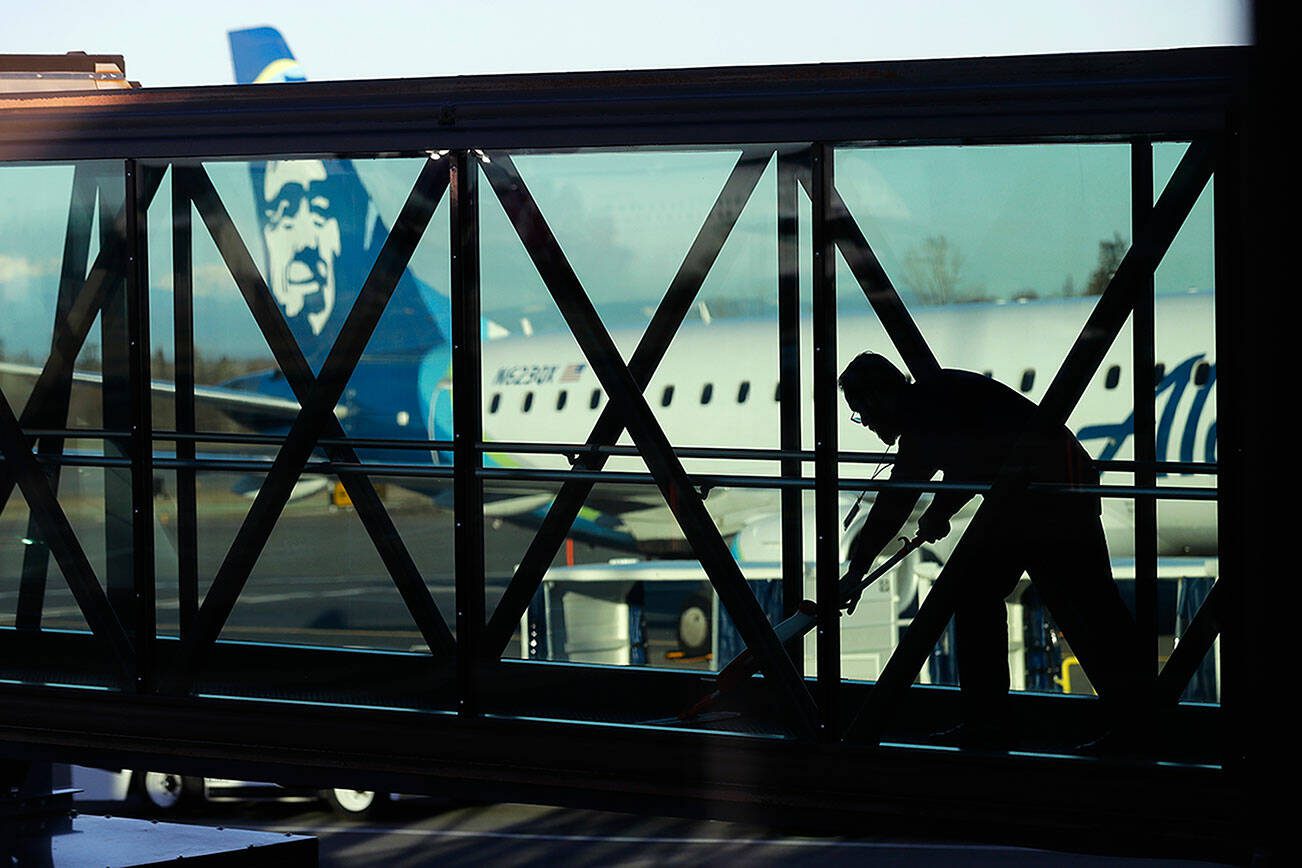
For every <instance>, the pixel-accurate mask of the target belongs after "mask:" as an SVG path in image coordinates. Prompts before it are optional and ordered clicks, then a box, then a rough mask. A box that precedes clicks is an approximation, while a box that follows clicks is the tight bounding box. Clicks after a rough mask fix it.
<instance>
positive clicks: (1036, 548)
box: [1027, 507, 1151, 713]
mask: <svg viewBox="0 0 1302 868" xmlns="http://www.w3.org/2000/svg"><path fill="white" fill-rule="evenodd" d="M1041 515H1042V518H1043V521H1042V522H1041V523H1040V532H1039V533H1037V534H1035V535H1034V539H1033V540H1030V541H1028V549H1027V554H1028V563H1027V571H1028V572H1029V573H1030V576H1031V580H1032V581H1034V582H1035V586H1036V587H1037V588H1038V589H1039V591H1040V596H1041V597H1042V598H1043V600H1044V603H1045V606H1046V607H1047V608H1048V609H1049V612H1050V614H1052V615H1053V619H1054V622H1055V623H1056V624H1057V625H1058V627H1059V628H1060V629H1061V630H1062V632H1063V635H1064V636H1066V637H1067V642H1068V643H1069V644H1070V645H1071V649H1072V652H1073V653H1074V654H1075V655H1076V658H1077V659H1078V660H1079V661H1080V664H1081V668H1083V669H1084V670H1085V674H1086V675H1088V676H1089V679H1090V683H1091V684H1093V686H1094V689H1095V690H1097V691H1098V693H1099V695H1100V696H1103V697H1104V698H1105V699H1108V700H1110V701H1112V702H1113V703H1114V704H1115V705H1117V706H1118V709H1117V710H1118V711H1119V712H1122V713H1131V712H1133V711H1135V710H1137V709H1138V708H1139V707H1140V706H1141V705H1142V704H1143V703H1144V702H1145V701H1146V699H1147V697H1148V695H1149V693H1150V690H1149V688H1150V687H1151V682H1150V679H1148V677H1147V675H1146V674H1145V673H1144V672H1142V671H1141V669H1140V666H1139V663H1140V657H1139V641H1138V631H1137V630H1136V628H1135V620H1134V618H1133V617H1132V615H1131V614H1130V610H1129V609H1128V608H1126V604H1125V602H1124V601H1123V600H1122V599H1121V593H1120V592H1119V591H1118V590H1117V585H1116V582H1115V581H1113V579H1112V565H1111V561H1110V559H1109V556H1108V547H1107V542H1106V540H1105V538H1104V535H1103V526H1102V523H1101V522H1100V521H1099V518H1098V516H1097V515H1095V514H1093V513H1092V512H1090V511H1089V510H1087V509H1081V508H1077V507H1072V508H1068V509H1061V508H1059V509H1054V510H1051V511H1050V510H1044V511H1042V512H1041Z"/></svg>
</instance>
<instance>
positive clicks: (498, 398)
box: [488, 392, 502, 413]
mask: <svg viewBox="0 0 1302 868" xmlns="http://www.w3.org/2000/svg"><path fill="white" fill-rule="evenodd" d="M501 403H502V393H501V392H495V393H494V394H493V400H491V401H489V402H488V412H490V413H496V412H497V408H498V407H499V406H501Z"/></svg>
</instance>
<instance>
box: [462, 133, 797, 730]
mask: <svg viewBox="0 0 1302 868" xmlns="http://www.w3.org/2000/svg"><path fill="white" fill-rule="evenodd" d="M488 157H489V159H488V161H487V162H486V163H485V164H484V174H485V175H486V176H487V177H488V180H489V183H490V184H491V185H492V187H493V192H494V193H495V194H496V195H497V197H498V200H499V201H500V202H501V203H502V208H503V210H505V212H506V214H507V217H508V219H510V221H511V224H512V225H513V226H514V227H515V230H516V233H517V234H518V235H519V236H520V240H521V241H522V242H523V243H524V246H525V250H526V252H527V253H528V254H529V257H530V259H532V260H533V263H534V267H535V268H537V269H538V273H539V275H540V276H541V277H542V279H543V283H544V284H545V285H546V286H547V289H548V291H549V292H550V293H551V296H552V299H553V300H554V301H555V302H556V306H557V307H558V308H559V309H560V311H561V315H562V316H563V317H564V318H565V321H566V323H567V325H569V327H570V331H571V332H572V333H573V334H574V337H575V339H576V340H577V341H578V344H579V347H580V349H582V351H583V354H584V356H585V357H586V358H587V360H588V363H589V364H590V365H592V368H593V371H594V373H596V375H597V378H598V379H599V380H600V382H601V384H602V387H603V388H604V389H605V390H606V393H607V394H608V395H610V396H611V404H612V405H614V406H615V407H616V408H617V409H618V410H619V411H620V412H621V413H622V415H623V416H624V424H625V426H626V427H627V429H628V432H629V434H630V435H631V436H632V438H633V442H634V443H636V444H637V446H638V447H639V450H640V452H641V453H642V457H643V459H644V460H645V461H646V463H647V466H648V469H650V471H651V473H652V475H653V476H655V478H656V482H657V484H658V486H659V488H660V491H661V493H662V494H663V495H664V498H665V502H666V503H667V504H668V506H669V509H670V511H671V512H672V513H673V515H674V518H675V519H676V520H677V522H678V525H679V527H680V528H681V529H682V531H683V534H684V536H686V538H687V541H688V542H689V543H690V544H691V546H692V550H693V552H694V553H695V554H696V556H697V558H698V559H699V560H700V562H701V566H702V568H703V569H704V570H705V574H706V575H707V576H708V577H709V579H710V583H711V584H712V585H713V586H714V590H715V593H717V594H718V596H719V601H720V603H722V604H723V606H724V608H725V609H726V610H727V611H728V614H729V615H731V616H732V619H733V622H734V623H735V624H736V626H737V631H738V633H740V634H741V637H742V639H743V641H745V643H746V647H747V648H749V649H751V651H752V653H754V654H755V656H756V657H757V658H758V659H759V661H760V668H761V670H762V671H763V672H764V674H765V676H766V677H767V680H768V681H769V682H770V683H771V684H772V685H773V688H774V689H775V690H776V691H777V692H778V693H779V695H780V696H781V697H782V698H783V700H784V705H783V711H784V712H785V714H786V716H787V718H788V720H789V722H790V723H791V725H792V727H793V729H794V730H795V732H797V733H798V734H800V735H812V734H813V733H814V732H815V730H816V728H817V726H816V723H815V721H816V719H817V716H818V710H817V708H816V707H815V704H814V700H813V697H812V696H810V694H809V691H808V690H807V689H806V688H805V684H804V682H803V681H802V680H801V678H800V675H799V673H798V672H797V671H796V669H795V667H794V666H793V665H792V663H791V659H790V658H789V657H788V656H787V654H786V651H785V650H784V649H783V647H782V643H781V642H780V641H779V639H778V637H777V634H776V633H774V632H773V626H772V625H771V624H770V623H769V621H768V619H767V618H766V617H765V616H764V613H763V611H762V610H761V609H760V607H759V603H758V602H756V600H755V595H754V593H753V592H752V591H751V589H750V586H749V585H747V584H746V579H745V576H744V575H743V574H742V572H741V570H740V568H739V567H738V566H737V562H736V561H735V560H734V559H733V557H732V554H731V552H729V551H728V547H727V545H726V544H725V543H724V541H723V537H722V536H721V535H720V534H719V529H718V528H717V527H715V525H714V521H713V520H712V519H711V518H710V514H709V513H708V512H707V511H706V509H705V503H704V501H703V500H702V499H701V496H700V494H699V493H698V492H697V490H696V488H695V487H694V486H693V485H692V484H691V481H690V479H689V478H688V476H687V473H686V471H684V470H683V466H682V464H681V463H680V462H679V461H678V458H677V456H675V455H674V453H673V447H672V446H671V445H670V444H669V440H668V439H667V438H666V437H665V435H664V432H663V431H662V430H661V428H660V425H659V423H658V422H657V421H656V418H655V415H654V414H653V413H652V411H651V408H650V407H649V406H648V405H647V403H646V398H645V397H644V396H643V395H642V386H641V384H640V383H639V382H638V381H637V380H636V379H635V378H634V376H633V374H632V372H631V371H630V369H629V367H628V366H627V365H625V364H624V361H623V359H622V358H621V356H620V354H619V350H618V348H617V347H616V346H615V343H614V341H613V340H611V337H610V334H609V333H608V332H607V331H606V329H605V326H604V325H602V322H601V318H600V316H599V315H598V314H597V311H596V308H594V307H593V306H592V302H591V300H590V299H589V298H588V296H587V293H586V292H585V291H584V289H583V285H582V284H581V282H580V281H579V279H578V276H577V275H576V274H575V273H574V271H573V269H572V268H571V267H570V265H569V262H568V261H567V260H566V258H565V254H564V252H563V251H562V249H561V246H560V243H559V242H558V241H557V240H556V237H555V236H554V235H553V234H552V232H551V229H550V227H549V226H548V225H547V222H546V220H545V218H544V217H543V215H542V212H541V211H540V210H539V209H538V206H537V203H536V202H535V201H534V199H533V196H532V195H531V194H530V193H529V191H528V188H527V187H526V186H525V183H524V180H523V179H522V178H521V177H520V174H519V172H518V171H517V170H516V169H515V165H514V163H513V162H512V161H511V158H510V157H509V156H507V155H506V154H499V153H492V154H489V155H488Z"/></svg>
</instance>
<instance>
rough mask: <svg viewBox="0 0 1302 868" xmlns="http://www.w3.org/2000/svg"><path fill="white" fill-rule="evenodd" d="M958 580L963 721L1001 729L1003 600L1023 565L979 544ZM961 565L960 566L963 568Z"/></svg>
mask: <svg viewBox="0 0 1302 868" xmlns="http://www.w3.org/2000/svg"><path fill="white" fill-rule="evenodd" d="M972 554H973V558H972V559H971V560H970V561H968V563H969V564H970V566H969V567H968V568H967V569H963V570H962V571H961V572H960V573H959V575H956V576H955V578H956V579H958V582H959V583H958V585H957V587H958V593H959V599H958V604H957V606H956V608H955V612H954V633H955V640H956V643H957V646H958V648H957V650H958V683H959V688H960V690H961V693H962V705H963V720H964V721H965V722H966V723H968V724H971V725H974V726H980V727H988V728H996V729H997V728H1000V727H1002V725H1003V724H1004V721H1005V717H1006V709H1007V705H1008V610H1007V609H1006V608H1005V606H1004V598H1005V597H1007V596H1008V594H1009V593H1011V592H1012V589H1013V588H1014V587H1016V585H1017V580H1018V579H1019V578H1021V575H1022V566H1021V562H1020V558H1019V557H1018V555H1017V553H1016V552H1015V551H1013V550H1012V549H1011V548H1009V547H1007V546H998V545H981V546H979V547H977V548H976V549H975V550H972ZM959 566H962V565H959Z"/></svg>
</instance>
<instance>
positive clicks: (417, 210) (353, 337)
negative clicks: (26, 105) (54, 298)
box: [170, 160, 455, 689]
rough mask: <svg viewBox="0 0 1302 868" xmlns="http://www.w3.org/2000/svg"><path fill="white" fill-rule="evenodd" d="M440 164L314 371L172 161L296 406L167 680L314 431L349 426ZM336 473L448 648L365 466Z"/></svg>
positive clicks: (438, 642)
mask: <svg viewBox="0 0 1302 868" xmlns="http://www.w3.org/2000/svg"><path fill="white" fill-rule="evenodd" d="M447 167H448V162H447V161H446V160H430V161H429V162H427V163H426V164H425V166H424V167H423V168H422V169H421V173H420V175H419V177H418V178H417V179H416V183H415V185H414V186H413V187H412V190H411V193H410V194H409V195H408V197H407V202H406V204H404V206H403V209H402V212H401V213H400V215H399V217H398V219H397V221H395V223H394V225H393V227H392V229H390V231H389V235H388V237H387V238H386V239H385V242H384V245H383V247H382V248H381V250H380V253H379V255H378V256H377V258H376V260H375V263H374V265H373V266H372V267H371V271H370V274H368V275H367V278H366V281H365V283H364V284H363V286H362V289H361V291H360V293H359V294H358V297H357V301H356V302H355V303H354V305H353V308H352V310H351V311H349V314H348V318H347V320H346V321H345V324H344V327H343V329H342V330H341V331H340V335H339V337H338V339H336V341H335V344H334V346H333V347H331V349H330V353H329V355H328V356H327V357H326V360H325V362H324V363H323V364H322V366H321V371H320V374H319V375H317V376H313V374H312V370H311V368H310V367H309V366H308V364H307V360H306V359H305V358H304V356H303V354H302V351H301V350H300V349H299V348H298V345H297V343H296V342H295V341H294V339H293V336H292V335H291V334H290V332H289V327H288V326H287V325H286V324H285V321H284V318H283V317H282V316H281V315H280V311H279V309H278V308H277V307H276V306H275V304H274V303H272V302H271V301H270V296H271V294H270V290H268V288H267V286H266V284H265V282H264V281H263V280H262V277H261V275H260V274H259V273H258V270H257V267H256V266H255V265H254V264H253V260H252V258H251V257H250V256H249V254H248V250H247V248H245V246H244V244H243V241H242V240H241V239H240V238H239V234H238V232H237V231H236V229H235V226H234V224H233V223H232V222H231V220H230V216H229V214H227V213H226V209H225V206H224V205H223V204H222V202H221V199H220V197H219V196H218V195H217V191H216V189H215V188H214V187H213V186H212V181H211V180H210V179H209V178H208V174H207V172H206V171H205V170H204V169H203V167H202V166H188V167H182V166H180V165H174V166H173V181H172V183H173V184H178V185H183V187H184V189H185V192H186V193H187V195H188V196H189V198H190V199H191V200H192V201H193V202H194V204H195V206H196V207H197V208H198V210H199V213H200V215H201V216H202V218H203V220H204V223H205V225H206V226H207V228H208V231H209V234H211V235H212V237H213V241H214V242H216V244H217V248H218V251H219V252H220V253H221V255H222V257H223V259H225V260H226V264H227V267H228V268H229V269H230V272H231V275H232V277H234V278H235V281H236V283H237V284H238V285H239V287H240V291H241V293H242V294H243V295H244V298H245V301H246V303H247V304H248V306H249V309H250V310H251V311H252V312H253V315H254V318H255V319H256V320H257V323H258V327H259V328H260V329H261V330H262V333H263V335H264V337H266V338H267V342H268V345H269V346H270V348H271V350H272V353H273V354H274V355H275V357H276V361H277V363H278V364H279V365H280V367H281V370H282V371H284V373H285V379H286V381H287V382H288V384H289V386H290V388H291V389H293V391H294V394H295V396H296V397H297V398H298V400H299V402H300V404H301V405H302V410H300V412H299V414H298V416H297V418H296V419H295V420H294V423H293V425H292V426H291V428H290V431H289V433H288V434H287V435H286V437H285V440H284V445H283V446H282V447H281V449H280V451H279V452H278V453H277V455H276V459H275V461H274V462H273V463H272V467H271V470H270V471H269V472H268V474H267V477H266V479H265V480H264V483H263V485H262V486H261V488H260V489H259V490H258V494H257V496H256V497H255V499H254V502H253V505H252V506H251V507H250V508H249V512H248V514H247V515H246V516H245V519H244V522H243V524H242V525H241V526H240V529H239V531H238V532H237V533H236V536H235V539H234V540H233V541H232V543H231V546H230V549H229V550H228V551H227V554H226V556H225V558H224V559H223V561H222V564H221V566H220V567H219V568H218V570H217V574H216V575H215V576H214V578H213V581H212V584H211V585H210V587H209V589H208V593H207V594H206V595H205V597H204V600H203V603H202V604H201V605H200V607H199V613H198V618H197V620H196V623H195V625H194V630H193V631H192V632H191V633H190V635H188V636H186V637H185V638H184V640H183V641H182V644H181V647H180V649H179V650H178V652H177V657H176V660H175V661H174V663H173V667H172V672H171V673H170V677H171V678H172V679H174V682H173V684H172V685H170V686H171V687H172V689H183V688H184V686H185V685H187V684H188V683H189V679H190V678H191V677H192V676H193V674H194V670H195V669H196V668H197V666H198V665H200V663H201V660H202V655H203V653H204V652H205V651H206V649H207V648H208V647H209V646H211V645H212V644H213V643H214V642H216V641H217V637H218V636H219V635H220V633H221V630H222V627H223V626H225V623H226V619H227V618H228V617H229V615H230V612H231V610H232V609H233V608H234V606H235V603H236V601H237V600H238V598H239V594H240V591H241V590H242V589H243V587H244V584H245V582H247V581H248V578H249V575H250V573H251V572H252V570H253V567H254V564H255V563H256V561H257V558H258V556H259V555H260V554H261V552H262V549H263V548H264V547H265V545H266V543H267V541H268V539H269V538H270V536H271V531H272V529H273V527H274V525H275V522H276V519H277V518H278V517H279V515H280V512H281V510H282V509H283V508H284V506H285V504H286V503H287V502H288V500H289V495H290V492H291V490H292V488H293V485H294V482H295V481H296V480H297V478H298V476H299V474H300V473H301V472H302V469H303V466H304V465H305V464H306V463H307V460H308V458H309V457H310V456H311V454H312V452H313V451H314V450H315V448H316V444H317V438H318V437H319V436H320V435H321V434H323V433H324V434H326V435H327V436H332V437H343V436H346V435H345V433H344V431H343V428H342V426H341V425H340V423H339V420H338V419H337V418H336V417H335V415H334V408H335V405H336V404H337V403H338V402H339V397H340V395H341V394H342V393H343V390H344V388H345V386H346V385H347V383H348V378H349V376H350V375H351V374H352V371H353V370H354V369H355V368H356V366H357V362H358V360H359V359H360V358H361V354H362V352H363V351H364V350H365V348H366V343H367V341H368V340H369V339H370V336H371V334H372V332H373V331H374V329H375V326H376V325H377V324H378V323H379V319H380V316H381V314H383V312H384V308H385V305H386V304H387V303H388V300H389V297H390V296H391V295H392V293H393V290H394V288H395V287H396V286H397V282H398V278H399V277H400V276H401V274H402V272H403V270H404V269H405V268H406V266H407V262H408V260H410V258H411V255H412V254H413V253H414V252H415V249H416V245H417V244H418V243H419V242H420V239H421V238H422V236H423V234H424V231H425V227H426V226H427V225H428V223H429V220H430V218H431V217H432V216H433V213H434V208H435V206H436V205H437V203H438V201H439V199H440V198H441V197H442V194H443V191H444V190H445V189H446V188H447V184H448V170H447ZM326 451H327V453H328V454H329V455H330V456H331V458H332V459H336V460H340V461H344V462H351V463H356V462H357V461H358V459H357V456H356V455H355V453H354V452H353V450H352V449H351V448H349V447H347V446H333V447H327V448H326ZM339 478H340V480H341V481H342V482H343V484H344V487H345V489H346V490H347V491H348V494H349V496H350V497H351V498H352V499H353V504H354V506H355V507H356V509H357V514H358V517H359V518H361V519H362V522H363V524H364V526H365V527H366V530H367V532H368V533H369V534H370V536H371V540H372V542H373V543H374V544H375V546H376V550H377V551H378V552H379V554H380V557H381V559H382V560H383V561H384V564H385V566H386V568H388V570H389V573H390V576H391V577H392V578H393V580H394V583H395V584H396V585H397V586H398V590H399V591H400V592H401V594H402V596H403V601H404V603H406V605H407V609H408V611H409V612H410V613H411V615H412V617H413V619H414V620H415V622H416V626H417V628H418V629H420V631H421V634H422V635H423V637H424V638H425V641H426V643H427V644H428V646H429V648H430V650H431V652H432V653H435V654H451V653H453V651H454V650H455V642H454V640H453V639H452V634H451V631H450V630H449V629H448V627H447V624H446V622H445V621H444V620H443V618H442V615H440V614H439V612H438V607H437V606H436V605H435V604H434V601H433V598H432V597H431V596H430V592H429V589H428V588H427V587H426V586H425V583H424V581H423V579H422V578H421V576H420V572H419V570H418V569H417V568H416V565H415V563H414V562H413V561H412V559H411V555H410V553H409V552H408V551H407V549H406V547H405V546H404V545H403V543H402V539H401V537H400V536H399V534H398V531H397V529H396V528H395V527H394V525H393V523H392V519H391V518H390V517H389V515H388V512H387V511H386V510H385V508H384V505H383V503H382V502H381V501H380V499H379V495H378V494H377V493H376V491H375V488H374V485H373V484H372V483H371V481H370V478H369V476H368V475H366V474H365V473H364V472H353V471H340V472H339Z"/></svg>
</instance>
